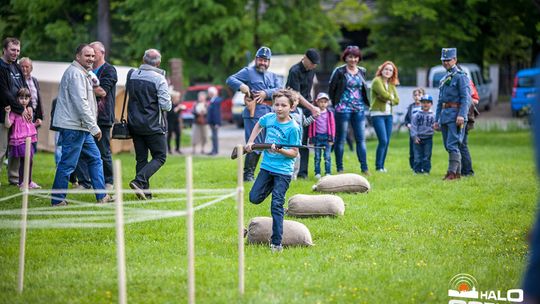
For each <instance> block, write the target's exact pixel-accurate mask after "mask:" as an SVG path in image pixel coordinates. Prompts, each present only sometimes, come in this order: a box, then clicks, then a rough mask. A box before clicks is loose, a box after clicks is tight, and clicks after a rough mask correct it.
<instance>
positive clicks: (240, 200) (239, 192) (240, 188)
mask: <svg viewBox="0 0 540 304" xmlns="http://www.w3.org/2000/svg"><path fill="white" fill-rule="evenodd" d="M236 149H237V151H238V160H237V161H238V171H237V177H236V178H237V180H238V185H237V188H236V202H237V208H238V291H239V292H240V295H244V176H243V172H244V151H242V149H243V147H242V145H238V146H237V147H236Z"/></svg>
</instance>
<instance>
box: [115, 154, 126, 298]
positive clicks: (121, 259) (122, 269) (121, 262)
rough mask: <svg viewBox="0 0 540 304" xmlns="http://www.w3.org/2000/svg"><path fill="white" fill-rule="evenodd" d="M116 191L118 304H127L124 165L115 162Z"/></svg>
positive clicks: (117, 161)
mask: <svg viewBox="0 0 540 304" xmlns="http://www.w3.org/2000/svg"><path fill="white" fill-rule="evenodd" d="M114 189H115V196H116V198H115V204H116V206H115V207H116V208H115V210H116V260H117V263H118V303H120V304H126V303H127V288H126V251H125V247H124V244H125V242H124V206H123V197H122V192H123V191H122V164H121V163H120V160H115V161H114Z"/></svg>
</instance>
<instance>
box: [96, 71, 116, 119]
mask: <svg viewBox="0 0 540 304" xmlns="http://www.w3.org/2000/svg"><path fill="white" fill-rule="evenodd" d="M96 75H97V77H98V78H99V86H100V87H101V88H103V90H105V92H106V93H107V96H105V97H104V98H100V99H99V100H98V119H97V123H98V125H100V126H105V127H110V126H112V125H113V123H114V105H115V100H116V82H117V81H118V76H117V74H116V69H115V68H114V66H112V65H111V64H110V63H108V62H105V63H104V64H103V65H102V66H101V67H100V68H99V71H98V72H97V73H96Z"/></svg>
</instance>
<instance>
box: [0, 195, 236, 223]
mask: <svg viewBox="0 0 540 304" xmlns="http://www.w3.org/2000/svg"><path fill="white" fill-rule="evenodd" d="M166 190H167V189H159V190H158V191H156V190H152V193H164V194H171V193H169V192H167V191H166ZM236 190H237V189H199V190H194V192H196V193H201V194H202V193H204V194H209V193H216V194H218V193H223V194H222V195H202V196H199V197H194V199H195V200H197V201H201V200H207V199H212V200H210V201H208V202H205V203H203V204H201V205H198V206H196V207H195V208H193V210H194V211H198V210H202V209H204V208H207V207H210V206H212V205H214V204H216V203H218V202H221V201H224V200H227V199H229V198H232V197H234V196H235V195H236V194H237V192H236ZM68 191H71V190H68ZM72 191H73V193H72V194H95V192H94V191H91V190H90V191H89V190H72ZM232 191H234V192H232ZM174 192H176V194H177V193H179V192H184V193H185V191H174ZM48 193H51V191H47V190H38V191H34V190H33V191H29V193H28V194H29V195H30V196H34V197H38V198H45V199H51V197H52V196H49V195H45V194H48ZM62 193H64V192H62ZM21 195H22V194H21V193H17V194H14V195H11V196H10V197H8V198H3V200H6V199H13V198H16V197H18V196H21ZM185 200H186V198H185V197H171V198H162V199H153V200H148V201H140V200H137V201H127V202H124V204H123V205H124V206H126V205H127V206H132V207H126V208H124V215H125V217H126V220H125V224H133V223H140V222H145V221H152V220H160V219H167V218H174V217H181V216H185V215H186V214H187V212H186V211H183V210H182V211H178V210H162V209H161V210H156V209H149V208H145V207H150V206H151V204H154V203H159V204H162V203H167V202H173V203H178V202H181V201H185ZM66 201H68V203H69V205H68V206H63V207H50V206H48V207H37V208H31V209H28V215H31V216H32V217H34V218H33V219H29V220H28V226H27V228H32V229H41V228H114V226H115V225H114V221H113V220H114V206H115V205H114V204H104V205H98V204H96V203H88V202H83V201H78V200H74V199H69V200H67V199H66ZM136 205H139V206H140V207H139V208H137V207H136ZM141 207H142V208H141ZM81 208H82V209H86V210H81ZM88 208H92V209H94V210H88ZM21 212H22V211H21V209H11V210H0V216H8V217H9V216H19V215H21ZM44 216H52V218H48V219H36V218H35V217H44ZM66 216H67V217H66ZM19 227H20V219H0V228H7V229H19Z"/></svg>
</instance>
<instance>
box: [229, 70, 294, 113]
mask: <svg viewBox="0 0 540 304" xmlns="http://www.w3.org/2000/svg"><path fill="white" fill-rule="evenodd" d="M242 84H245V85H247V86H248V87H249V90H250V91H252V92H253V91H264V92H265V93H266V99H267V100H271V99H272V96H273V95H274V92H275V91H277V90H279V89H281V88H282V87H283V84H282V83H281V80H280V78H279V77H278V76H277V75H276V74H274V73H272V72H268V71H266V72H264V73H260V72H258V71H257V70H256V69H255V66H249V67H245V68H242V69H241V70H240V71H238V72H237V73H236V74H233V75H231V76H229V77H228V78H227V85H228V86H229V87H230V88H231V89H232V90H233V91H238V89H240V86H241V85H242ZM271 110H272V109H271V107H270V106H268V105H264V104H257V107H256V108H255V116H254V117H253V118H260V117H262V116H263V115H265V114H266V113H268V112H270V111H271ZM242 117H249V113H248V111H247V109H244V112H243V113H242Z"/></svg>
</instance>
